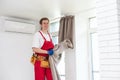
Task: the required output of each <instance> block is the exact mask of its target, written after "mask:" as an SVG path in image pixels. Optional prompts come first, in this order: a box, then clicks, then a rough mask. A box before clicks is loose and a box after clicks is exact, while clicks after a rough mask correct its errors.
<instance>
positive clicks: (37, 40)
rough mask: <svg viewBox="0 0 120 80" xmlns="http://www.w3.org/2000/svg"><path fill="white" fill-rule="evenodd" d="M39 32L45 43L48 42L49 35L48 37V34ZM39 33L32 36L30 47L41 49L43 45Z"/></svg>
mask: <svg viewBox="0 0 120 80" xmlns="http://www.w3.org/2000/svg"><path fill="white" fill-rule="evenodd" d="M40 32H41V33H42V34H43V36H44V37H45V39H46V40H47V41H50V37H51V35H50V37H49V35H48V34H45V33H43V32H42V31H40ZM40 32H39V31H38V32H36V33H35V34H34V37H33V43H32V47H36V48H41V47H42V46H43V44H44V38H43V37H42V35H41V34H40Z"/></svg>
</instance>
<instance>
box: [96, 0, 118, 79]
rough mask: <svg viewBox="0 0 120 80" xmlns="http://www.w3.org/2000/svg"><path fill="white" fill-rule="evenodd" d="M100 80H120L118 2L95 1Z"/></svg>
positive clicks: (112, 0)
mask: <svg viewBox="0 0 120 80" xmlns="http://www.w3.org/2000/svg"><path fill="white" fill-rule="evenodd" d="M96 10H97V13H96V15H97V23H98V34H99V51H100V80H120V0H97V7H96Z"/></svg>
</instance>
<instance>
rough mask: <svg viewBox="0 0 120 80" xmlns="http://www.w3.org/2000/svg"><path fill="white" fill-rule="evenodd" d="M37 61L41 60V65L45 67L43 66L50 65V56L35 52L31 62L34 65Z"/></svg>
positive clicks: (47, 66)
mask: <svg viewBox="0 0 120 80" xmlns="http://www.w3.org/2000/svg"><path fill="white" fill-rule="evenodd" d="M36 61H40V67H43V68H49V67H50V65H49V61H48V57H46V56H40V55H37V54H33V55H32V57H31V63H32V64H33V65H34V64H35V62H36Z"/></svg>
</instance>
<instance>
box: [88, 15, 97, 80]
mask: <svg viewBox="0 0 120 80" xmlns="http://www.w3.org/2000/svg"><path fill="white" fill-rule="evenodd" d="M92 18H96V17H95V16H94V17H90V18H88V58H89V61H88V65H89V66H88V68H89V69H88V70H89V77H90V78H89V79H90V80H94V73H99V71H94V69H93V53H92V37H91V35H92V34H94V33H97V27H96V28H91V27H90V19H92Z"/></svg>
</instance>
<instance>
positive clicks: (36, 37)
mask: <svg viewBox="0 0 120 80" xmlns="http://www.w3.org/2000/svg"><path fill="white" fill-rule="evenodd" d="M39 40H40V37H39V35H38V33H37V32H36V33H35V34H34V36H33V43H32V47H35V48H39V47H40V41H39Z"/></svg>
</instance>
